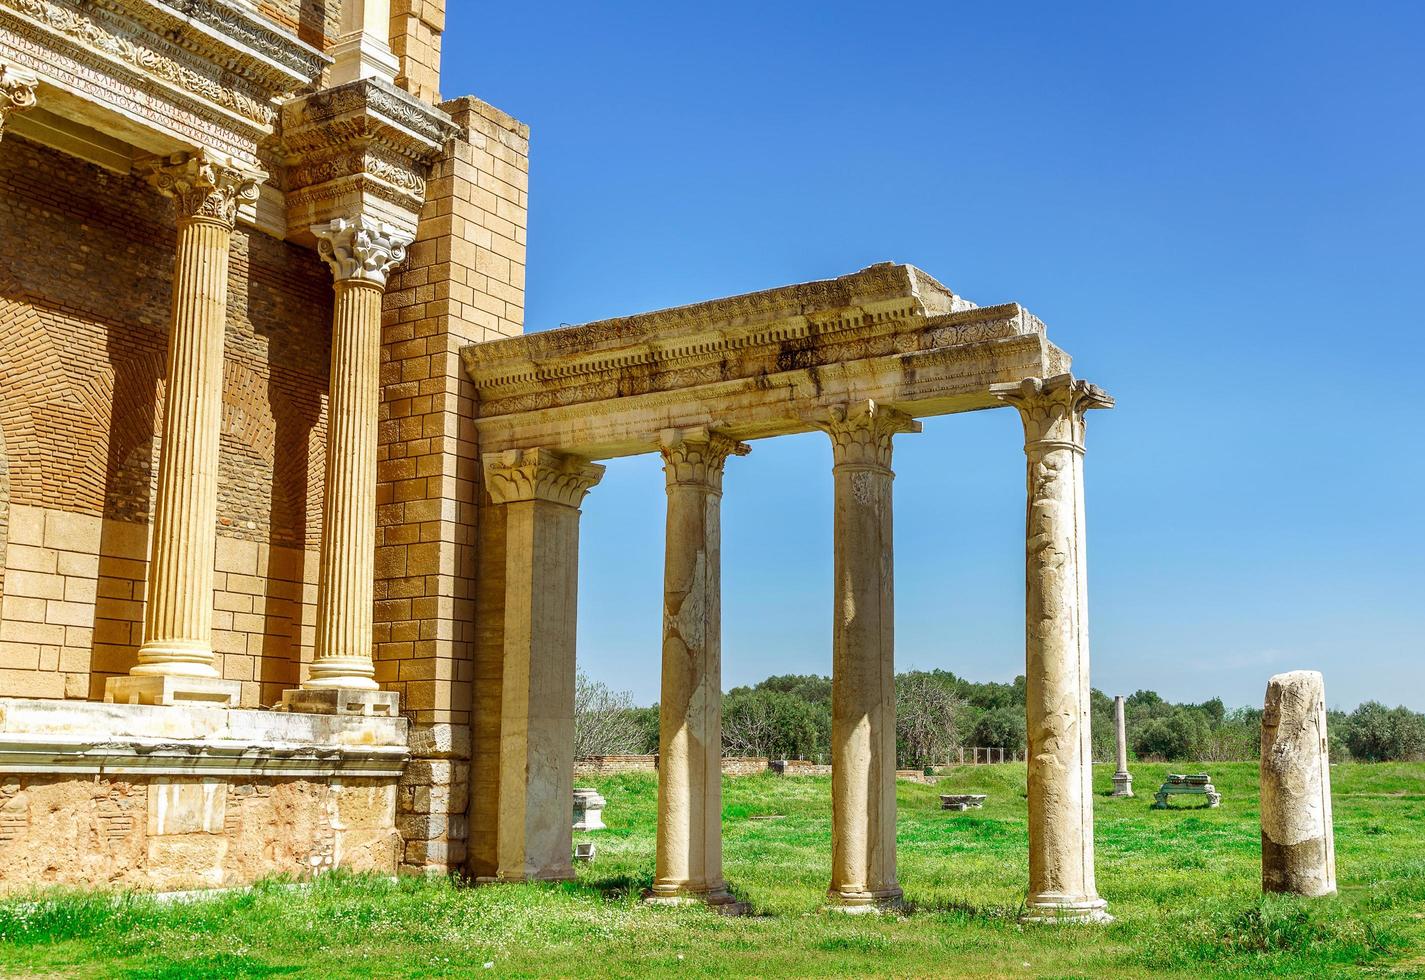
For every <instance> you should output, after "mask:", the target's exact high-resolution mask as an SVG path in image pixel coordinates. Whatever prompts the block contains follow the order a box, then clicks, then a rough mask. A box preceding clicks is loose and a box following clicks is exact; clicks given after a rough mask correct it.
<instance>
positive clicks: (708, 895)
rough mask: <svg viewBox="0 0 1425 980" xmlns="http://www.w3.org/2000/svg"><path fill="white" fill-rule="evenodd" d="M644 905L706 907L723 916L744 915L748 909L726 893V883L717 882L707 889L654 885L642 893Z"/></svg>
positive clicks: (730, 894)
mask: <svg viewBox="0 0 1425 980" xmlns="http://www.w3.org/2000/svg"><path fill="white" fill-rule="evenodd" d="M643 902H644V904H645V905H665V906H678V905H706V906H707V907H708V908H710V909H712V910H713V911H714V912H720V913H722V914H723V915H746V914H747V913H748V911H749V910H750V907H749V906H748V904H747V903H746V902H739V901H738V900H737V899H736V898H735V897H734V896H733V894H732V892H730V891H728V889H727V883H726V882H722V881H720V882H718V883H717V884H715V885H710V886H708V887H707V888H702V889H699V888H690V887H688V886H687V885H673V884H655V885H654V886H653V887H652V888H651V889H650V890H648V891H646V892H644V893H643Z"/></svg>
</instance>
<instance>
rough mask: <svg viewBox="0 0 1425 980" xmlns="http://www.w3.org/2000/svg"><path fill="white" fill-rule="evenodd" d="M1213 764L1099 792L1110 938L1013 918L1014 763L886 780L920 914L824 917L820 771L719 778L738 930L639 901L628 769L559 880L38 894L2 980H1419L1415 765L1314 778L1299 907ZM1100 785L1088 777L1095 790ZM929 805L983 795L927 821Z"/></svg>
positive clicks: (1020, 806) (1246, 787)
mask: <svg viewBox="0 0 1425 980" xmlns="http://www.w3.org/2000/svg"><path fill="white" fill-rule="evenodd" d="M1174 768H1175V769H1179V770H1181V769H1182V768H1183V767H1182V766H1176V767H1174ZM1206 768H1208V769H1210V771H1211V772H1212V774H1213V777H1214V782H1215V783H1216V785H1217V787H1218V789H1219V790H1220V791H1221V792H1222V794H1223V804H1222V806H1221V807H1220V808H1219V809H1216V810H1205V809H1174V810H1172V811H1169V812H1162V811H1152V810H1149V809H1148V804H1149V803H1150V802H1151V801H1152V792H1153V790H1154V789H1156V788H1157V783H1158V781H1159V780H1160V779H1161V778H1162V775H1163V773H1164V772H1166V771H1167V767H1164V766H1148V765H1143V766H1137V767H1136V771H1135V776H1136V781H1137V788H1138V790H1139V792H1140V794H1141V795H1140V796H1139V797H1138V798H1136V799H1133V800H1116V799H1112V798H1109V797H1107V796H1106V795H1100V796H1099V797H1098V798H1097V800H1096V803H1095V806H1096V815H1097V837H1098V862H1097V865H1098V882H1099V890H1100V892H1101V894H1102V895H1103V896H1104V897H1105V898H1107V899H1108V901H1109V911H1110V912H1112V913H1113V914H1114V915H1115V916H1116V917H1117V918H1116V921H1115V922H1114V923H1113V924H1112V925H1109V926H1104V927H1076V926H1058V927H1054V926H1038V927H1027V928H1026V927H1022V926H1020V925H1019V924H1018V923H1017V921H1016V918H1017V915H1018V912H1019V909H1020V903H1021V902H1022V900H1023V895H1024V891H1025V887H1026V885H1027V865H1026V847H1027V839H1026V823H1025V802H1024V773H1023V765H1022V764H1020V765H1004V766H984V767H979V768H965V769H960V770H957V771H955V772H954V773H953V774H952V775H950V776H949V777H947V778H946V779H945V780H943V781H942V782H941V783H940V785H939V786H936V787H931V786H921V785H916V784H911V783H902V784H900V786H899V802H900V821H899V865H900V879H901V884H902V886H903V887H904V888H905V893H906V898H907V900H908V901H909V902H910V903H911V904H912V910H911V911H910V912H909V913H907V914H905V915H889V914H888V915H880V916H854V917H853V916H846V915H841V914H837V913H829V912H827V911H825V910H824V908H823V904H822V900H823V895H824V893H825V890H826V885H827V880H828V876H829V864H830V806H829V797H830V781H829V780H828V779H824V778H815V777H789V778H785V779H782V778H777V777H773V776H752V777H744V778H740V779H730V780H727V781H726V782H725V784H724V800H725V815H724V827H725V840H726V846H725V864H726V871H727V876H728V879H729V881H730V882H731V884H732V885H733V888H734V890H735V891H736V892H737V893H738V894H739V895H740V896H741V897H742V898H743V899H745V900H747V901H748V902H750V903H751V905H752V909H753V913H754V914H753V915H751V916H748V917H745V918H739V919H730V918H725V917H721V916H718V915H715V914H712V913H710V912H708V911H706V910H704V909H701V908H675V909H666V908H650V907H646V906H643V905H641V904H640V903H639V901H638V899H639V895H640V893H641V891H642V890H643V889H644V888H646V887H648V885H650V884H651V882H652V874H653V846H654V814H655V807H656V793H655V783H654V781H653V779H652V777H650V776H646V775H642V774H629V775H622V776H615V777H611V778H608V779H603V780H593V781H592V782H593V783H594V784H595V785H598V787H599V789H600V790H601V791H602V793H603V794H604V796H606V797H607V798H608V801H609V802H608V808H607V809H606V810H605V818H604V819H605V821H606V822H607V823H608V824H609V829H608V830H606V831H600V832H598V833H594V834H589V835H580V837H581V839H590V840H593V841H595V842H596V843H597V845H598V860H597V862H596V863H594V864H593V865H587V866H583V867H581V868H580V870H579V881H578V882H576V883H571V884H567V885H542V886H541V885H521V886H494V887H480V888H465V887H459V886H456V885H453V884H451V883H449V882H447V881H445V880H437V881H421V880H411V879H403V880H400V881H390V880H384V879H379V878H363V877H349V876H342V875H333V876H327V877H324V878H322V879H320V880H318V881H317V882H316V883H314V884H312V885H310V886H307V887H304V888H301V889H296V890H294V889H291V888H290V887H287V886H284V885H282V884H281V883H266V884H263V885H260V886H258V887H257V888H254V889H251V890H247V891H243V892H235V893H231V894H228V895H225V896H221V897H218V898H214V899H210V900H205V901H200V902H192V903H161V902H156V901H154V900H152V899H148V898H142V897H135V896H114V895H98V894H91V895H75V894H72V893H71V894H55V893H48V894H41V895H37V896H35V897H34V898H33V899H31V900H29V901H18V900H11V901H7V902H5V903H0V975H3V976H6V977H9V976H26V975H65V976H123V977H224V978H226V977H267V976H283V975H304V976H322V977H342V976H346V977H358V976H395V977H431V976H450V975H457V976H458V975H471V974H476V975H480V976H535V975H540V976H547V975H558V976H573V975H580V976H610V975H622V976H628V975H655V974H657V975H661V974H673V973H677V974H680V975H686V976H730V975H746V976H768V975H796V976H892V975H894V976H957V977H974V976H996V977H997V976H1048V977H1118V976H1163V975H1178V976H1251V977H1259V976H1292V977H1297V976H1332V975H1344V974H1359V973H1369V974H1380V975H1390V976H1397V977H1406V976H1413V977H1425V765H1421V764H1386V765H1377V766H1364V765H1343V766H1338V767H1336V768H1334V769H1333V770H1332V779H1333V783H1334V785H1333V789H1334V796H1335V809H1336V854H1337V868H1338V877H1339V881H1340V886H1341V894H1340V895H1339V896H1338V897H1335V898H1330V899H1320V900H1315V901H1297V900H1292V899H1286V898H1279V897H1271V898H1266V897H1263V896H1262V895H1261V894H1260V888H1259V879H1258V874H1259V865H1258V861H1259V854H1258V825H1257V809H1256V807H1257V800H1256V766H1255V765H1250V764H1234V765H1225V764H1214V765H1212V766H1209V767H1206ZM1109 774H1110V770H1108V769H1102V770H1100V771H1098V772H1097V773H1096V778H1097V781H1098V784H1099V789H1100V791H1101V792H1102V793H1106V792H1107V791H1108V789H1109ZM946 790H949V791H955V792H984V793H988V794H989V797H990V799H989V802H988V803H987V804H986V806H985V809H984V810H982V811H973V810H972V811H968V812H966V813H947V812H942V811H941V810H939V809H938V807H937V800H936V798H935V794H936V793H938V792H941V791H946ZM1182 799H1183V798H1177V799H1175V800H1174V805H1175V807H1176V806H1181V805H1183V804H1182V803H1181V802H1180V801H1181V800H1182ZM770 815H780V816H781V819H776V820H756V819H752V818H754V817H760V816H770ZM486 963H491V964H493V966H491V967H490V968H488V969H486V968H485V964H486Z"/></svg>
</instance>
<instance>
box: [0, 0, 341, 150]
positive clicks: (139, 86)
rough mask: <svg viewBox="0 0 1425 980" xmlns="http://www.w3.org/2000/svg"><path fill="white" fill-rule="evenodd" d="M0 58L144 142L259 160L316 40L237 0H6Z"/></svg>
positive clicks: (69, 109) (65, 108)
mask: <svg viewBox="0 0 1425 980" xmlns="http://www.w3.org/2000/svg"><path fill="white" fill-rule="evenodd" d="M0 61H3V62H5V63H7V64H12V65H16V66H20V67H22V68H24V69H27V70H29V71H32V72H34V73H35V74H36V75H37V76H38V77H39V79H40V82H41V83H42V85H43V86H44V98H43V100H42V101H43V106H44V108H45V110H46V112H48V113H53V114H55V115H58V116H61V117H64V118H67V119H70V120H74V121H76V122H80V123H82V124H84V125H85V126H89V127H92V128H93V129H96V130H98V131H100V132H102V133H106V134H108V135H110V136H115V137H118V138H120V139H122V140H124V141H126V142H129V143H132V144H133V145H135V146H138V147H139V148H141V149H142V150H145V151H147V152H152V153H160V154H166V153H171V152H176V151H179V150H184V149H210V150H216V151H219V152H221V153H225V154H227V155H230V156H232V157H234V158H235V159H236V160H238V161H239V162H241V163H244V164H249V165H255V164H256V163H257V161H258V157H259V155H260V152H261V151H260V146H261V144H262V143H263V142H264V141H266V140H267V139H269V138H270V137H271V136H272V135H273V134H274V133H275V130H276V125H277V122H278V102H279V100H281V99H283V98H286V97H289V96H291V95H292V94H293V93H295V92H297V91H300V90H301V89H303V88H306V87H308V86H310V85H312V84H314V83H315V82H316V81H317V80H318V79H319V77H320V75H321V72H322V71H323V69H324V68H325V66H326V65H328V64H330V59H328V58H327V57H326V56H325V55H323V54H322V53H321V52H319V51H317V50H316V49H315V48H313V47H311V46H310V45H307V44H305V43H304V42H302V41H301V40H299V39H298V38H297V37H296V36H295V35H293V34H290V33H288V32H286V31H284V30H282V29H281V28H278V27H276V26H275V25H273V24H272V23H271V22H270V21H268V20H267V19H266V18H264V17H262V16H261V15H260V14H259V13H257V12H256V11H255V10H252V9H250V8H249V7H247V6H246V5H244V4H240V3H235V2H233V0H202V2H199V0H96V2H90V3H76V2H70V0H3V2H0Z"/></svg>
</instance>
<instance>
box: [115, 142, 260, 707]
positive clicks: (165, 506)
mask: <svg viewBox="0 0 1425 980" xmlns="http://www.w3.org/2000/svg"><path fill="white" fill-rule="evenodd" d="M149 179H150V181H151V182H152V183H153V184H154V185H155V186H156V187H157V188H158V189H159V191H160V192H162V193H163V194H165V195H167V196H169V197H172V198H173V199H174V200H175V202H176V204H177V210H178V246H177V254H176V256H175V259H174V264H173V308H172V317H171V318H170V321H169V335H168V383H167V387H166V391H165V397H164V407H163V442H162V447H161V451H160V456H159V464H158V493H157V497H156V502H155V506H154V517H153V539H152V548H151V551H150V553H149V566H148V589H147V593H148V595H147V602H146V603H145V606H144V640H143V645H142V646H141V647H140V648H139V655H138V664H137V666H135V667H134V668H133V669H132V670H131V671H130V674H131V675H132V676H130V677H126V678H125V677H121V678H111V679H110V680H109V681H108V682H107V685H106V693H105V698H106V700H113V701H117V702H121V703H143V704H172V703H174V702H175V700H177V701H182V700H189V699H191V700H195V701H199V702H204V703H218V704H236V703H237V702H238V699H239V697H240V694H241V685H239V684H238V683H237V682H236V681H224V680H221V679H220V677H219V674H218V670H217V668H216V667H215V666H214V665H213V574H214V569H213V565H214V558H215V554H216V551H217V542H218V537H217V523H218V444H219V439H220V436H221V428H222V407H223V333H224V330H225V329H226V320H227V306H228V246H229V244H230V242H231V240H232V230H233V223H234V221H235V220H236V217H237V209H238V205H239V203H241V202H243V201H250V200H254V199H255V198H256V197H257V185H258V182H259V180H260V179H261V177H260V176H259V175H256V174H252V173H248V172H245V171H243V170H240V169H238V168H237V167H235V166H234V165H233V164H232V162H231V161H228V160H224V159H222V158H219V157H215V156H207V155H187V154H183V155H179V156H176V157H173V158H170V159H166V160H163V161H160V162H159V163H157V164H154V165H152V166H151V169H150V174H149ZM174 677H182V678H187V680H184V681H183V682H181V683H175V682H171V681H167V680H163V678H174Z"/></svg>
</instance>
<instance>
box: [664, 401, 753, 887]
mask: <svg viewBox="0 0 1425 980" xmlns="http://www.w3.org/2000/svg"><path fill="white" fill-rule="evenodd" d="M662 452H663V472H664V474H665V476H666V478H667V486H668V527H667V544H666V552H665V561H664V578H663V581H664V591H663V686H662V696H661V698H660V700H659V728H658V732H659V734H658V757H659V765H658V850H657V861H656V873H655V877H654V880H653V889H652V892H651V894H650V896H649V897H650V899H652V900H655V901H656V900H663V899H678V898H696V899H701V900H703V901H707V902H711V903H713V904H726V903H729V902H731V901H732V900H733V899H732V895H731V894H730V893H729V892H728V890H727V883H726V882H725V881H724V880H723V877H722V560H721V549H722V532H721V524H720V516H719V511H720V506H721V499H722V471H723V464H724V463H725V462H726V460H727V457H728V456H729V455H731V454H734V453H736V454H739V455H741V454H745V453H746V452H747V447H746V446H744V445H742V444H741V443H738V442H737V441H735V440H733V439H729V438H727V437H726V436H722V435H719V434H717V433H715V432H709V431H707V430H706V429H702V430H693V431H686V432H673V431H670V432H667V433H664V437H663V446H662Z"/></svg>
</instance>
